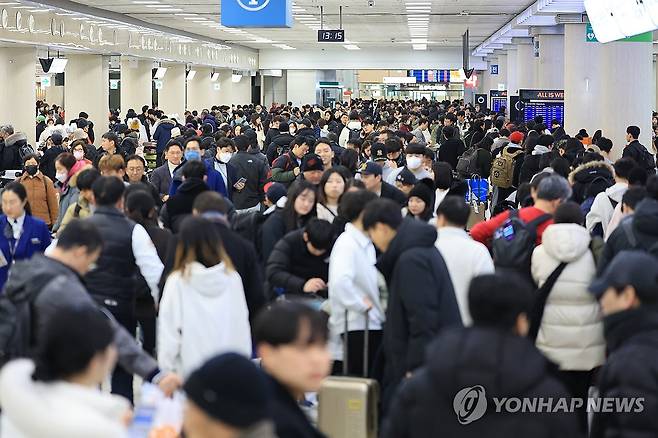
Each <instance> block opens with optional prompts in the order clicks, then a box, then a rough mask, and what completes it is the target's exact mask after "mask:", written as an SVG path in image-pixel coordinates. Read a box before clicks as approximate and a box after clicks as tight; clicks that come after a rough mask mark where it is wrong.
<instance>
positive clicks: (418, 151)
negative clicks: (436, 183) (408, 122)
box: [386, 143, 432, 185]
mask: <svg viewBox="0 0 658 438" xmlns="http://www.w3.org/2000/svg"><path fill="white" fill-rule="evenodd" d="M425 149H426V147H425V146H423V145H419V144H414V143H411V144H409V145H407V150H406V153H405V160H406V165H405V166H404V167H401V168H399V169H396V170H394V171H392V172H391V173H390V174H389V175H388V177H387V178H386V182H387V183H389V184H391V185H395V179H396V178H397V176H398V175H399V174H400V173H401V172H402V169H405V168H406V169H409V170H410V171H411V173H413V174H414V176H415V177H416V179H417V180H419V181H420V180H422V179H425V178H430V179H432V175H431V174H430V173H429V172H428V171H427V169H425V167H423V159H424V157H425Z"/></svg>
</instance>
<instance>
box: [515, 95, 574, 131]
mask: <svg viewBox="0 0 658 438" xmlns="http://www.w3.org/2000/svg"><path fill="white" fill-rule="evenodd" d="M519 110H520V112H521V114H522V116H523V120H524V121H526V122H528V121H530V120H532V119H534V118H535V117H537V116H542V117H543V118H544V124H546V125H547V126H550V123H551V121H552V120H554V119H557V120H559V121H560V123H561V124H562V126H564V90H519Z"/></svg>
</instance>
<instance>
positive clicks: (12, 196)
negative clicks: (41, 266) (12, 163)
mask: <svg viewBox="0 0 658 438" xmlns="http://www.w3.org/2000/svg"><path fill="white" fill-rule="evenodd" d="M0 231H1V232H2V234H0V289H2V287H3V286H4V285H5V282H6V281H7V276H8V275H9V270H10V269H11V267H12V265H13V264H14V262H16V261H18V260H25V259H29V258H31V257H32V255H34V253H37V252H44V251H45V250H46V248H48V245H50V232H49V231H48V225H46V223H45V222H44V221H42V220H41V219H37V218H35V217H33V216H32V211H31V210H30V204H29V203H28V202H27V191H26V190H25V187H23V185H22V184H21V183H20V182H18V181H14V182H11V183H9V184H7V185H6V186H5V188H4V190H3V191H2V215H0Z"/></svg>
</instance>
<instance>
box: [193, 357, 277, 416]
mask: <svg viewBox="0 0 658 438" xmlns="http://www.w3.org/2000/svg"><path fill="white" fill-rule="evenodd" d="M183 389H184V390H185V392H186V393H187V397H188V399H189V400H191V401H192V402H193V403H194V404H195V405H197V406H198V407H199V408H200V409H201V410H202V411H203V412H205V413H206V414H207V415H208V416H210V417H212V418H215V419H217V420H219V421H221V422H223V423H226V424H228V425H229V426H233V427H235V428H238V429H245V428H248V427H250V426H252V425H254V424H256V423H258V422H261V421H263V420H266V419H267V418H269V416H270V412H269V410H270V408H269V406H270V398H271V397H270V392H269V387H268V384H267V380H266V379H265V376H264V374H263V373H262V372H261V371H260V370H259V369H258V368H256V366H255V365H254V364H253V363H251V361H249V360H248V359H247V358H245V357H243V356H241V355H239V354H236V353H227V354H222V355H220V356H216V357H214V358H212V359H210V360H209V361H207V362H206V363H205V364H203V365H202V366H201V368H199V369H197V370H196V371H194V372H193V373H192V374H191V375H190V377H189V378H188V379H187V381H186V382H185V385H184V386H183Z"/></svg>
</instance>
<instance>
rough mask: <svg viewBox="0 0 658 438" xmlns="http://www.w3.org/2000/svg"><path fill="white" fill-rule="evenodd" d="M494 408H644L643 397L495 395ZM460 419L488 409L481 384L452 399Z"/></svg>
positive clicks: (552, 410) (536, 411)
mask: <svg viewBox="0 0 658 438" xmlns="http://www.w3.org/2000/svg"><path fill="white" fill-rule="evenodd" d="M490 401H493V404H494V409H495V412H497V413H500V412H506V413H508V414H516V413H521V414H526V413H528V414H540V413H541V414H558V413H574V412H576V411H578V410H581V409H585V410H586V411H587V412H588V413H589V412H596V413H640V412H643V411H644V403H645V400H644V397H623V398H615V397H596V398H587V399H582V398H568V397H492V398H491V399H490ZM452 407H453V409H454V410H455V414H457V421H459V423H460V424H462V425H467V424H470V423H472V422H474V421H476V420H479V419H480V418H482V417H483V416H484V414H485V413H486V412H487V395H486V391H485V389H484V387H483V386H482V385H475V386H470V387H467V388H464V389H462V390H461V391H459V392H458V393H457V394H455V398H454V399H453V402H452Z"/></svg>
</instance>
